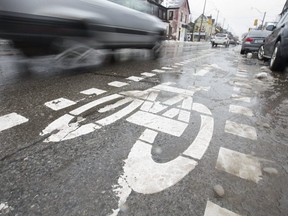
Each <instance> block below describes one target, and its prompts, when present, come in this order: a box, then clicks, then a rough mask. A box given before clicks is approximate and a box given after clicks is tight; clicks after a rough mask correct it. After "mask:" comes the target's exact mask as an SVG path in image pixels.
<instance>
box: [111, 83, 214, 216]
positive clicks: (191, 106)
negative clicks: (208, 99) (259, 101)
mask: <svg viewBox="0 0 288 216" xmlns="http://www.w3.org/2000/svg"><path fill="white" fill-rule="evenodd" d="M154 88H155V89H158V90H160V89H161V90H162V91H168V92H173V93H177V94H179V95H178V96H176V97H173V98H171V99H168V100H166V101H165V102H166V104H169V105H176V106H177V103H181V102H182V104H181V105H179V106H177V107H178V108H179V109H176V108H171V109H169V110H168V111H166V112H164V114H162V115H159V112H157V113H153V114H152V113H151V112H150V111H151V109H148V108H147V107H145V108H146V110H145V111H143V110H142V109H140V111H137V112H136V113H134V114H133V115H131V116H130V117H128V118H127V121H129V122H131V123H134V124H137V125H140V126H144V127H145V128H149V129H145V131H144V132H143V133H142V135H141V136H140V137H139V139H138V140H137V141H136V142H135V144H134V145H133V147H132V149H131V151H130V153H129V155H128V157H127V159H126V160H125V161H124V162H125V164H124V167H123V174H122V175H121V176H120V177H119V179H118V185H116V186H114V192H115V193H116V195H117V196H118V198H119V203H118V209H115V210H113V214H112V215H117V214H118V212H119V211H120V209H121V206H122V205H124V204H125V202H126V200H127V198H128V197H129V195H130V193H131V192H132V190H133V191H136V192H138V193H142V194H153V193H158V192H161V191H163V190H165V189H167V188H169V187H171V186H173V185H175V184H177V183H178V182H179V181H181V180H182V179H183V178H184V177H185V176H186V175H188V174H189V173H190V172H191V171H192V170H193V169H194V168H195V167H196V166H197V165H198V162H197V160H200V159H201V158H202V157H203V155H204V153H205V152H206V150H207V148H208V146H209V144H210V141H211V139H212V135H213V130H214V119H213V117H212V114H211V111H210V110H209V109H208V108H207V107H206V106H204V105H203V104H198V103H193V98H192V96H193V94H194V93H195V92H196V90H201V89H202V90H203V88H195V89H196V90H194V91H191V90H185V89H179V88H176V87H172V86H163V85H159V86H156V87H154ZM204 89H205V88H204ZM205 90H207V89H205ZM179 98H181V100H182V101H181V100H179ZM165 102H163V104H165ZM145 103H146V102H145ZM145 103H144V104H145ZM150 103H151V104H152V105H151V104H150V105H151V106H153V104H155V103H156V104H157V105H162V104H161V103H160V102H158V103H157V102H154V103H152V102H150ZM144 104H143V106H144ZM147 106H148V105H147ZM150 108H151V107H150ZM183 108H185V109H183ZM178 110H179V112H178ZM161 111H163V110H161ZM191 111H195V112H198V113H199V114H200V117H201V126H200V129H199V133H198V134H197V136H196V138H195V139H194V140H193V141H192V142H191V144H190V146H189V147H188V148H187V149H186V150H185V151H184V152H183V153H182V154H181V155H179V156H178V157H177V158H175V159H173V160H171V161H169V162H166V163H157V162H155V161H154V160H153V158H152V154H151V152H152V148H153V143H154V141H155V139H156V137H157V135H158V133H166V134H169V135H173V136H176V137H180V136H181V135H182V134H183V133H184V131H185V130H186V128H187V127H188V124H187V123H188V122H189V120H190V115H191ZM157 114H158V115H157ZM177 115H178V119H177V120H175V119H174V118H176V117H177ZM167 116H168V117H170V118H167ZM179 120H183V121H184V122H183V121H179ZM185 122H186V123H185ZM150 129H152V131H151V130H150ZM147 130H148V131H147ZM150 134H151V136H152V137H151V138H149V135H150ZM160 151H161V149H160Z"/></svg>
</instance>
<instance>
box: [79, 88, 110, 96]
mask: <svg viewBox="0 0 288 216" xmlns="http://www.w3.org/2000/svg"><path fill="white" fill-rule="evenodd" d="M105 92H106V91H104V90H101V89H97V88H91V89H87V90H85V91H81V92H80V93H81V94H85V95H94V94H95V95H100V94H103V93H105Z"/></svg>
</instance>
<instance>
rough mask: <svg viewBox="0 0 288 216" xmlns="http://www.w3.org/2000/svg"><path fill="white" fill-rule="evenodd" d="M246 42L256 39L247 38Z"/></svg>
mask: <svg viewBox="0 0 288 216" xmlns="http://www.w3.org/2000/svg"><path fill="white" fill-rule="evenodd" d="M245 41H246V42H253V41H254V39H253V38H246V40H245Z"/></svg>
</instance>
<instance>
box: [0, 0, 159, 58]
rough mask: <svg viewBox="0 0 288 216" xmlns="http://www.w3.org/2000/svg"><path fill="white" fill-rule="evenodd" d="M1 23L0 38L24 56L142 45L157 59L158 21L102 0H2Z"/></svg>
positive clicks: (152, 17)
mask: <svg viewBox="0 0 288 216" xmlns="http://www.w3.org/2000/svg"><path fill="white" fill-rule="evenodd" d="M0 23H1V24H0V26H1V27H0V38H3V39H8V40H11V41H13V44H14V46H15V47H16V48H18V49H20V50H21V51H22V53H24V54H25V55H27V56H38V55H47V54H52V53H69V52H70V53H71V52H73V50H74V48H73V47H76V48H75V49H77V52H78V51H79V52H80V53H81V55H82V54H84V52H86V51H87V50H88V49H91V47H92V48H93V49H100V48H101V49H102V48H105V49H106V48H107V49H113V50H114V49H118V48H146V49H151V50H152V51H153V54H154V56H155V57H158V56H159V54H160V47H161V42H162V40H164V39H165V27H164V25H163V22H162V21H161V20H160V19H158V18H157V17H155V16H152V15H148V14H144V13H142V12H139V11H136V10H133V9H130V8H127V7H124V6H121V5H119V4H116V3H113V2H110V1H107V0H69V1H67V0H49V1H47V0H37V2H36V1H35V0H25V1H18V0H1V1H0ZM79 47H82V48H81V49H79ZM85 47H87V50H86V51H85V49H86V48H85ZM62 57H63V55H62Z"/></svg>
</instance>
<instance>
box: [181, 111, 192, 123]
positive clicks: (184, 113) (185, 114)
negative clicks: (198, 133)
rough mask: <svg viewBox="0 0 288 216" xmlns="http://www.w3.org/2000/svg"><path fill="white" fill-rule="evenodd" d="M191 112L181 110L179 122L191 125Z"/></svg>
mask: <svg viewBox="0 0 288 216" xmlns="http://www.w3.org/2000/svg"><path fill="white" fill-rule="evenodd" d="M190 115H191V114H190V112H189V111H186V110H180V112H179V116H178V120H179V121H183V122H186V123H189V121H190Z"/></svg>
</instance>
